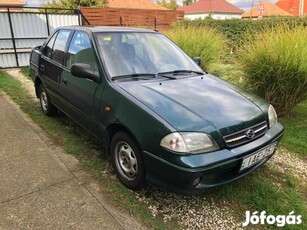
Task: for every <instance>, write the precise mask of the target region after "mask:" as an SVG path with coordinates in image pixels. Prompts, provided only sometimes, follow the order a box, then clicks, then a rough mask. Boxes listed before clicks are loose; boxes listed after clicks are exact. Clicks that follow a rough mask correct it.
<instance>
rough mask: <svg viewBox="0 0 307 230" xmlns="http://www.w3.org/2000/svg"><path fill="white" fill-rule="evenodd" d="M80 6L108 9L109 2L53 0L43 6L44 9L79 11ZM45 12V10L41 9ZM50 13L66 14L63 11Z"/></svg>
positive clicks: (98, 0)
mask: <svg viewBox="0 0 307 230" xmlns="http://www.w3.org/2000/svg"><path fill="white" fill-rule="evenodd" d="M80 6H95V7H106V6H107V0H59V1H56V0H53V1H52V2H46V3H44V4H42V5H41V7H42V8H65V9H78V8H79V7H80ZM41 11H43V9H41ZM48 12H50V13H65V11H63V10H51V9H50V10H48Z"/></svg>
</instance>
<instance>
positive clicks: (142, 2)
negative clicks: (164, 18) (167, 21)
mask: <svg viewBox="0 0 307 230" xmlns="http://www.w3.org/2000/svg"><path fill="white" fill-rule="evenodd" d="M108 7H110V8H124V9H146V10H167V9H166V8H164V7H162V6H160V5H158V4H156V3H153V2H151V1H150V0H109V1H108Z"/></svg>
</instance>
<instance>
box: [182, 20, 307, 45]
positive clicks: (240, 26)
mask: <svg viewBox="0 0 307 230" xmlns="http://www.w3.org/2000/svg"><path fill="white" fill-rule="evenodd" d="M178 24H180V25H182V26H188V27H191V26H194V27H197V28H200V27H211V28H215V29H217V30H218V31H220V32H221V33H223V34H224V35H225V36H226V37H227V38H228V44H229V46H230V48H231V49H232V50H235V49H236V48H237V47H239V46H241V45H242V44H243V43H244V35H245V34H246V33H251V34H258V33H260V32H261V31H263V30H265V29H267V28H275V27H278V26H281V25H287V26H288V27H289V28H290V29H292V28H295V27H297V26H303V27H306V26H307V17H272V18H267V19H262V20H242V19H229V20H214V19H210V18H208V19H199V20H183V21H181V22H179V23H178Z"/></svg>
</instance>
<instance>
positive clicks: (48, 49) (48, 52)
mask: <svg viewBox="0 0 307 230" xmlns="http://www.w3.org/2000/svg"><path fill="white" fill-rule="evenodd" d="M57 35H58V33H55V34H54V35H53V36H52V38H51V39H50V40H49V42H48V43H47V45H46V46H45V49H44V51H43V55H45V56H46V57H48V58H51V54H52V51H53V45H54V41H55V38H56V36H57Z"/></svg>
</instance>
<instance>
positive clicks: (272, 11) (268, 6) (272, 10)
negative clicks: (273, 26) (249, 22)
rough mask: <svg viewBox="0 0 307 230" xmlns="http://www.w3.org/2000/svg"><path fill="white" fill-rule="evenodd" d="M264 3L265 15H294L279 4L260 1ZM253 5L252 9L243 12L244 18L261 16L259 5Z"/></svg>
mask: <svg viewBox="0 0 307 230" xmlns="http://www.w3.org/2000/svg"><path fill="white" fill-rule="evenodd" d="M260 4H262V5H263V7H264V10H263V13H262V16H263V17H270V16H288V17H289V16H293V15H291V14H289V13H288V12H286V11H284V10H283V9H280V8H279V7H278V6H276V5H274V4H272V3H270V2H262V3H260ZM260 4H259V5H258V6H255V7H253V8H252V9H251V10H249V11H247V12H245V13H244V14H242V18H250V17H252V18H257V17H258V16H259V6H260Z"/></svg>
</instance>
